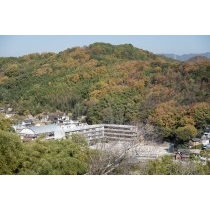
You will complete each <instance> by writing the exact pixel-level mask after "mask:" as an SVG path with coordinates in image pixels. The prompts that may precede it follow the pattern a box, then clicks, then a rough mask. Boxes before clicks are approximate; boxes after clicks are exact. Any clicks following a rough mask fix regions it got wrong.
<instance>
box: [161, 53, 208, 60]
mask: <svg viewBox="0 0 210 210" xmlns="http://www.w3.org/2000/svg"><path fill="white" fill-rule="evenodd" d="M158 55H161V56H164V57H167V58H171V59H174V60H179V61H187V60H189V59H191V58H193V57H197V56H203V57H206V58H207V59H210V52H206V53H188V54H182V55H177V54H173V53H163V54H158Z"/></svg>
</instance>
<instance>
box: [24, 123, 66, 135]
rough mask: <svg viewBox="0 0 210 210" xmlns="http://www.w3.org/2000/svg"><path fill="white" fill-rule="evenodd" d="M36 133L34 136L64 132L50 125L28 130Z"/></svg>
mask: <svg viewBox="0 0 210 210" xmlns="http://www.w3.org/2000/svg"><path fill="white" fill-rule="evenodd" d="M28 129H30V130H32V131H33V132H34V134H41V133H49V132H53V131H57V130H62V128H60V127H59V126H58V125H55V124H50V125H43V126H33V127H30V128H28Z"/></svg>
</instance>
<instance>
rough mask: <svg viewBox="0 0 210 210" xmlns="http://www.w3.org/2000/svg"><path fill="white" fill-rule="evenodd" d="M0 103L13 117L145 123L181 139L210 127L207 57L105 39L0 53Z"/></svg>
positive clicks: (209, 72) (209, 84)
mask: <svg viewBox="0 0 210 210" xmlns="http://www.w3.org/2000/svg"><path fill="white" fill-rule="evenodd" d="M0 103H1V104H0V106H1V107H5V106H7V105H8V104H9V105H10V106H11V107H13V108H14V109H15V110H16V112H17V113H18V114H19V115H26V114H29V113H31V114H32V115H38V114H40V113H42V112H54V111H56V110H60V111H62V112H67V113H69V112H71V113H73V115H74V117H78V116H81V115H85V116H87V117H86V121H87V122H88V123H89V124H94V123H117V124H135V123H138V122H146V121H147V122H150V123H152V124H154V125H156V126H158V127H159V128H160V130H161V133H162V135H163V137H165V138H174V137H176V138H177V139H178V140H179V141H180V142H182V141H185V140H188V139H189V137H192V136H195V135H197V133H199V131H200V130H202V129H203V128H205V126H207V125H208V124H210V60H209V59H202V58H197V59H191V60H189V61H186V62H180V61H176V60H172V59H167V58H164V57H161V56H157V55H155V54H153V53H150V52H148V51H145V50H142V49H138V48H136V47H134V46H132V45H131V44H124V45H111V44H107V43H94V44H91V45H89V46H85V47H74V48H71V49H67V50H65V51H62V52H60V53H57V54H56V53H42V54H38V53H34V54H29V55H25V56H22V57H18V58H16V57H8V58H0Z"/></svg>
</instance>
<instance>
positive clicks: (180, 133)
mask: <svg viewBox="0 0 210 210" xmlns="http://www.w3.org/2000/svg"><path fill="white" fill-rule="evenodd" d="M197 133H198V131H197V129H196V128H195V127H194V126H193V125H186V126H184V127H179V128H177V129H176V136H177V138H178V139H179V140H180V141H182V142H187V141H189V140H190V139H191V138H193V137H195V136H196V135H197Z"/></svg>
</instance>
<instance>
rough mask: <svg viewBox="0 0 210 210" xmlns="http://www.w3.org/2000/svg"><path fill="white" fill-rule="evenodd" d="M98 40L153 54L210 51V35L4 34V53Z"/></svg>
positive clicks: (1, 45)
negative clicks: (131, 46) (126, 45)
mask: <svg viewBox="0 0 210 210" xmlns="http://www.w3.org/2000/svg"><path fill="white" fill-rule="evenodd" d="M94 42H106V43H111V44H115V45H118V44H125V43H129V44H132V45H134V46H135V47H138V48H141V49H144V50H148V51H150V52H153V53H174V54H178V55H181V54H187V53H205V52H210V36H209V35H159V36H157V35H110V36H108V35H105V36H102V35H78V36H76V35H40V36H39V35H19V36H16V35H10V36H7V35H1V36H0V56H1V57H7V56H15V57H18V56H22V55H26V54H29V53H37V52H38V53H43V52H56V53H57V52H60V51H63V50H65V49H67V48H71V47H75V46H84V45H89V44H92V43H94Z"/></svg>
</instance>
